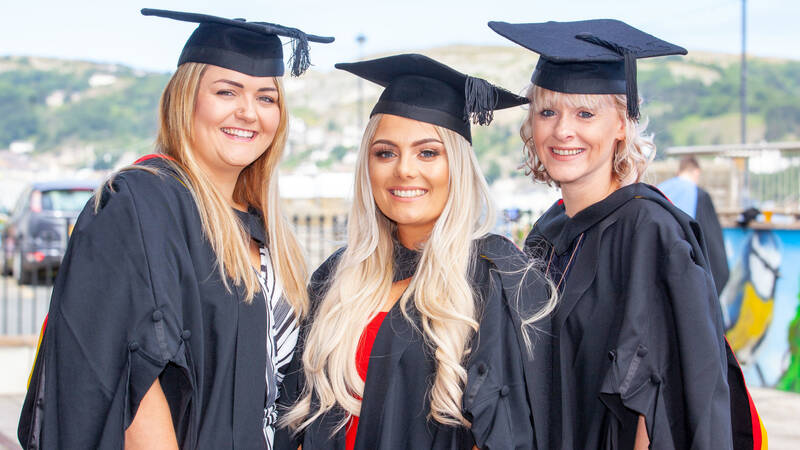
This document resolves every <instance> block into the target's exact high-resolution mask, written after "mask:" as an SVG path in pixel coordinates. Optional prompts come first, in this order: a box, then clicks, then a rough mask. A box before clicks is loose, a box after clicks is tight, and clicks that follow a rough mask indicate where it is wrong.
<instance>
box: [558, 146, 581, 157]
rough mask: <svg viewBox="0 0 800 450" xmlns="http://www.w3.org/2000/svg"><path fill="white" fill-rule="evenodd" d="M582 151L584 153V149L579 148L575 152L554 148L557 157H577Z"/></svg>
mask: <svg viewBox="0 0 800 450" xmlns="http://www.w3.org/2000/svg"><path fill="white" fill-rule="evenodd" d="M582 151H583V149H582V148H577V149H574V150H567V149H560V148H553V153H555V154H556V155H558V156H571V155H577V154H578V153H580V152H582Z"/></svg>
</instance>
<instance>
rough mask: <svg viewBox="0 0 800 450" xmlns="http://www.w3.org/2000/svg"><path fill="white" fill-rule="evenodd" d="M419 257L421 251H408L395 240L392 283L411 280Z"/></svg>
mask: <svg viewBox="0 0 800 450" xmlns="http://www.w3.org/2000/svg"><path fill="white" fill-rule="evenodd" d="M421 256H422V252H421V251H417V250H411V249H408V248H406V247H404V246H403V244H401V243H400V242H398V241H397V240H396V239H395V240H394V264H393V269H394V270H393V272H394V274H393V276H392V283H396V282H398V281H400V280H405V279H406V278H411V277H412V276H413V275H414V272H416V271H417V264H419V258H420V257H421Z"/></svg>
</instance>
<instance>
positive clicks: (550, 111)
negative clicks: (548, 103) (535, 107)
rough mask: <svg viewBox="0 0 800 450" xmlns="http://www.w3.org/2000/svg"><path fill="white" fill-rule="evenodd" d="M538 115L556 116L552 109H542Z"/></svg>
mask: <svg viewBox="0 0 800 450" xmlns="http://www.w3.org/2000/svg"><path fill="white" fill-rule="evenodd" d="M539 115H540V116H542V117H553V116H555V115H556V112H555V111H553V110H552V109H543V110H541V111H540V112H539Z"/></svg>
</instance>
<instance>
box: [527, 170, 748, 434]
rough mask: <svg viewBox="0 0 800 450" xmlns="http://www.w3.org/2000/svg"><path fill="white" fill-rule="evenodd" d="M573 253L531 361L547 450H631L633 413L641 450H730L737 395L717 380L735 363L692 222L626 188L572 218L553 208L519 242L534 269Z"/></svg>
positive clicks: (637, 188)
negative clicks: (544, 415)
mask: <svg viewBox="0 0 800 450" xmlns="http://www.w3.org/2000/svg"><path fill="white" fill-rule="evenodd" d="M579 242H580V244H579ZM576 246H578V247H579V248H578V249H577V252H576V253H575V257H574V260H573V262H572V264H571V265H570V267H569V269H568V273H567V276H566V278H565V280H564V281H563V283H564V285H563V286H562V289H563V290H562V292H561V299H560V300H559V301H560V305H559V307H558V308H557V309H556V312H555V314H554V315H553V316H552V317H551V318H550V319H549V320H547V321H543V322H542V323H540V324H539V328H540V330H541V331H542V333H541V334H539V340H540V344H539V345H538V346H536V347H535V348H534V357H533V360H532V361H533V362H532V363H531V364H532V367H533V368H534V369H535V370H539V371H540V377H541V378H539V379H538V380H537V383H538V384H539V387H538V392H540V393H541V395H540V396H539V397H538V399H539V403H534V408H547V409H548V410H549V411H550V415H549V420H550V424H549V426H548V427H546V428H547V430H548V432H549V436H548V437H547V442H548V445H547V448H564V449H573V448H584V449H596V448H603V449H610V448H615V449H616V448H623V449H624V448H632V445H633V439H634V437H635V433H636V427H637V420H638V416H639V415H643V416H644V417H645V420H646V426H647V432H648V435H649V437H650V441H651V445H650V448H653V449H673V448H678V449H726V448H732V446H733V441H732V420H731V409H732V403H731V396H732V395H733V396H735V397H736V399H737V400H738V399H741V397H740V396H739V395H740V394H741V393H740V392H729V385H728V381H727V378H728V371H729V370H732V369H731V367H729V365H730V364H733V365H734V366H735V367H733V369H736V370H738V365H736V363H735V360H733V362H731V360H730V358H732V354H731V353H730V352H729V349H728V348H727V345H726V343H725V340H724V337H723V331H722V318H721V313H720V308H719V305H718V301H717V297H716V289H715V287H714V282H713V280H712V278H711V274H710V271H709V269H708V263H707V260H706V256H705V242H704V241H703V235H702V233H701V232H700V230H699V228H698V226H697V223H696V222H694V221H692V220H691V218H689V216H687V215H686V214H683V213H682V212H680V211H679V210H678V209H677V208H676V207H674V206H673V205H672V204H671V203H669V201H668V200H666V199H665V198H664V196H663V195H662V194H661V193H660V192H658V191H657V190H656V189H655V188H653V187H651V186H649V185H646V184H633V185H630V186H626V187H623V188H620V189H619V190H617V191H616V192H614V193H612V194H611V195H609V196H608V197H607V198H606V199H604V200H602V201H600V202H598V203H596V204H594V205H591V206H589V207H588V208H586V209H584V210H582V211H580V212H579V213H577V214H576V215H575V216H574V217H572V218H569V217H568V216H567V215H566V213H565V209H564V206H563V204H562V203H561V202H558V203H556V204H555V205H553V207H551V208H550V209H549V210H548V211H547V212H546V213H545V214H544V215H543V216H542V217H541V218H540V219H539V220H538V221H537V222H536V224H535V225H534V227H533V230H532V231H531V233H530V235H529V236H528V237H527V239H526V242H525V248H526V251H528V252H529V253H531V254H533V255H535V256H537V257H540V258H543V259H545V261H547V260H549V257H550V256H551V254H552V255H553V256H555V257H556V258H560V259H561V260H562V261H564V260H565V259H568V256H569V255H570V254H571V252H572V251H574V250H575V249H576ZM562 270H563V268H562ZM555 281H556V282H558V281H559V275H556V276H555ZM741 386H742V387H743V383H742V385H741ZM734 412H735V411H734ZM748 414H749V411H748ZM748 417H749V416H748ZM537 430H538V428H537ZM737 442H739V443H741V442H742V441H737ZM750 442H751V443H752V439H751V441H750ZM737 448H745V447H739V446H738V445H737ZM750 448H752V446H751V447H750Z"/></svg>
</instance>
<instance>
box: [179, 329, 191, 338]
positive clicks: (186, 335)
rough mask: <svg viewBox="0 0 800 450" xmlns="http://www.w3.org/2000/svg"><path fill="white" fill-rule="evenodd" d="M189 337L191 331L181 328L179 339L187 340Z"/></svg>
mask: <svg viewBox="0 0 800 450" xmlns="http://www.w3.org/2000/svg"><path fill="white" fill-rule="evenodd" d="M190 337H192V332H191V331H189V330H183V331H182V332H181V339H183V340H184V341H185V340H187V339H189V338H190Z"/></svg>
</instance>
